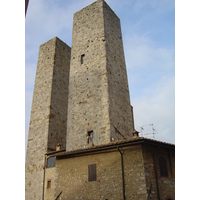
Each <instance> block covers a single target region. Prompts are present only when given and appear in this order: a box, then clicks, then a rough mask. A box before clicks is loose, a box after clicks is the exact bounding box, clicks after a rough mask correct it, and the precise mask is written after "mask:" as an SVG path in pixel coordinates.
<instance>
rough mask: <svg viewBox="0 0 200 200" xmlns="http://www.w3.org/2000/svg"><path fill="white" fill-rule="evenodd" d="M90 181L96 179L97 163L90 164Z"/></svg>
mask: <svg viewBox="0 0 200 200" xmlns="http://www.w3.org/2000/svg"><path fill="white" fill-rule="evenodd" d="M88 181H89V182H91V181H96V164H91V165H88Z"/></svg>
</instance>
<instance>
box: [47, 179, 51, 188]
mask: <svg viewBox="0 0 200 200" xmlns="http://www.w3.org/2000/svg"><path fill="white" fill-rule="evenodd" d="M49 188H51V181H47V189H49Z"/></svg>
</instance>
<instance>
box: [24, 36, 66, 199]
mask: <svg viewBox="0 0 200 200" xmlns="http://www.w3.org/2000/svg"><path fill="white" fill-rule="evenodd" d="M63 48H65V49H63ZM69 57H70V48H69V47H68V46H67V45H66V44H64V43H63V42H61V40H59V39H58V38H57V37H55V38H53V39H51V40H49V41H48V42H46V43H44V44H43V45H41V46H40V49H39V56H38V63H37V72H36V78H35V86H34V94H33V102H32V109H31V119H30V125H29V135H28V146H27V153H26V167H25V172H26V176H25V190H26V192H25V193H26V199H28V200H32V199H37V200H40V199H42V195H43V174H44V170H43V167H44V160H45V159H44V154H45V153H46V152H47V151H48V150H49V149H52V148H54V149H55V144H56V143H57V142H60V143H61V145H63V146H65V143H66V141H65V134H66V132H65V131H64V132H63V130H64V129H65V128H66V124H65V123H66V112H67V108H66V105H67V88H66V87H67V86H66V85H63V84H66V81H65V80H61V79H68V69H69V61H70V60H69ZM61 74H62V76H61ZM58 76H59V78H58ZM59 89H60V90H59ZM61 99H63V100H61ZM55 100H56V101H58V102H59V103H60V104H59V105H57V104H56V103H55ZM61 138H62V139H61Z"/></svg>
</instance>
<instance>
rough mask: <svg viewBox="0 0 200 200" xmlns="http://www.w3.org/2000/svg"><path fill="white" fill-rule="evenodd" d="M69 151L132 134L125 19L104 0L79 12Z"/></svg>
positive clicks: (75, 28) (73, 51)
mask: <svg viewBox="0 0 200 200" xmlns="http://www.w3.org/2000/svg"><path fill="white" fill-rule="evenodd" d="M68 97H69V98H68V116H67V145H66V148H67V151H70V150H76V149H82V148H87V147H88V146H90V145H101V144H106V143H109V142H110V141H113V140H118V139H127V138H130V137H132V133H133V127H134V122H133V117H132V108H131V105H130V97H129V88H128V81H127V72H126V65H125V58H124V50H123V43H122V33H121V27H120V19H119V18H118V17H117V16H116V14H115V13H114V12H113V11H112V10H111V8H110V7H109V6H108V5H107V4H106V2H104V1H103V0H97V1H96V2H94V3H93V4H91V5H89V6H87V7H85V8H84V9H82V10H80V11H78V12H77V13H75V14H74V20H73V34H72V49H71V63H70V79H69V96H68Z"/></svg>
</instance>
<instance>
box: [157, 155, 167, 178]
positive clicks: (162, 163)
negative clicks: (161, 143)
mask: <svg viewBox="0 0 200 200" xmlns="http://www.w3.org/2000/svg"><path fill="white" fill-rule="evenodd" d="M159 166H160V175H161V176H166V177H167V176H168V172H167V163H166V160H165V158H164V157H160V158H159Z"/></svg>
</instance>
